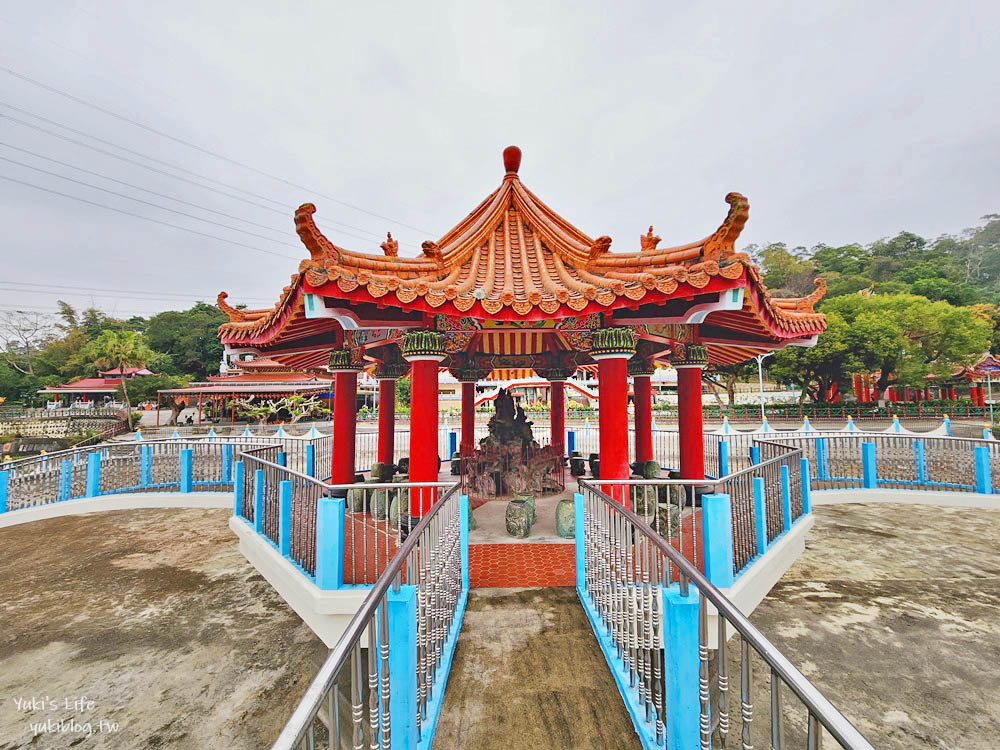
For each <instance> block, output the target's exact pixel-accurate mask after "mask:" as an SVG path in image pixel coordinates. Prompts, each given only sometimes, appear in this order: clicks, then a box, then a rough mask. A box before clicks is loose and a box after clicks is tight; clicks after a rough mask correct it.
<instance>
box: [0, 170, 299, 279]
mask: <svg viewBox="0 0 1000 750" xmlns="http://www.w3.org/2000/svg"><path fill="white" fill-rule="evenodd" d="M0 180H7V181H8V182H16V183H17V184H19V185H24V186H25V187H30V188H34V189H35V190H41V191H42V192H45V193H51V194H52V195H59V196H62V197H63V198H69V199H70V200H74V201H79V202H80V203H87V204H89V205H91V206H97V207H98V208H105V209H107V210H108V211H114V212H116V213H119V214H125V215H126V216H132V217H134V218H136V219H142V220H144V221H150V222H152V223H154V224H160V225H162V226H165V227H173V228H174V229H180V230H181V231H182V232H188V233H190V234H196V235H198V236H199V237H207V238H208V239H210V240H216V241H217V242H225V243H227V244H230V245H236V246H238V247H245V248H247V249H248V250H254V251H255V252H258V253H267V254H268V255H275V256H277V257H279V258H291V259H292V260H301V259H300V258H296V257H294V256H291V255H285V254H284V253H276V252H274V251H273V250H265V249H264V248H260V247H255V246H253V245H247V244H245V243H243V242H237V241H236V240H230V239H226V238H225V237H217V236H215V235H214V234H207V233H206V232H199V231H198V230H197V229H191V228H189V227H184V226H181V225H180V224H171V223H170V222H169V221H161V220H160V219H154V218H153V217H151V216H143V215H142V214H137V213H133V212H131V211H125V210H124V209H121V208H115V207H114V206H108V205H105V204H103V203H98V202H96V201H91V200H87V199H86V198H80V197H79V196H76V195H69V194H68V193H62V192H60V191H58V190H52V189H50V188H46V187H42V186H41V185H35V184H34V183H31V182H25V181H24V180H17V179H14V178H13V177H8V176H7V175H3V174H0Z"/></svg>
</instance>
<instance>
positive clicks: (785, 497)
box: [781, 464, 792, 531]
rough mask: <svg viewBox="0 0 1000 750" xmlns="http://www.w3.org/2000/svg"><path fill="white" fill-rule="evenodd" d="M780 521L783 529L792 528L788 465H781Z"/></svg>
mask: <svg viewBox="0 0 1000 750" xmlns="http://www.w3.org/2000/svg"><path fill="white" fill-rule="evenodd" d="M781 521H782V526H783V528H784V530H785V531H788V530H789V529H791V528H792V485H791V478H790V477H789V474H788V465H787V464H782V465H781Z"/></svg>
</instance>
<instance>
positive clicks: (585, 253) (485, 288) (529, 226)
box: [295, 149, 749, 315]
mask: <svg viewBox="0 0 1000 750" xmlns="http://www.w3.org/2000/svg"><path fill="white" fill-rule="evenodd" d="M504 158H505V165H506V167H507V173H506V175H504V179H503V182H502V183H501V185H500V187H499V188H497V189H496V190H495V191H493V193H491V194H490V195H489V196H488V197H487V198H486V199H485V200H484V201H483V202H482V203H480V204H479V206H477V207H476V208H475V210H473V211H472V213H470V214H469V215H468V216H467V217H466V218H465V219H463V220H462V221H461V222H460V223H459V224H458V225H457V226H456V227H455V228H454V229H452V230H451V231H449V232H448V233H446V234H445V235H444V236H443V237H442V238H441V239H440V240H438V241H437V242H424V243H423V254H422V255H421V256H420V257H417V258H401V257H398V256H397V255H396V247H397V246H396V243H395V241H394V240H392V238H391V236H390V237H389V238H388V239H387V240H386V242H385V243H383V246H382V247H383V252H384V253H385V254H384V255H383V256H374V255H368V254H365V253H356V252H352V251H349V250H345V249H344V248H341V247H338V246H336V245H334V244H333V243H332V242H330V241H329V240H328V239H327V238H326V237H325V236H323V234H322V232H320V231H319V229H318V228H317V227H316V224H315V223H314V222H313V219H312V215H313V213H315V211H316V208H315V206H313V205H312V204H311V203H307V204H305V205H303V206H301V207H300V208H299V210H298V211H297V212H296V214H295V225H296V229H297V230H298V233H299V237H301V238H302V242H303V244H305V246H306V248H307V249H308V250H309V253H310V256H311V258H310V260H307V261H303V263H302V264H301V266H300V271H301V272H304V273H305V280H306V282H307V283H308V284H309V285H310V286H312V287H320V286H323V285H324V284H328V283H336V285H337V286H338V287H339V288H340V289H341V290H342V291H344V292H350V291H353V290H355V289H357V288H358V287H359V286H361V287H365V288H366V289H367V292H368V294H370V295H371V296H372V297H376V298H379V297H385V296H386V295H392V296H395V297H396V299H397V300H398V302H399V303H402V304H404V305H405V304H408V303H410V302H413V300H415V299H416V298H417V297H422V298H423V299H424V301H425V302H426V303H427V304H428V305H430V307H432V308H438V307H440V306H441V305H443V304H444V303H445V302H448V301H450V302H451V303H452V304H453V305H454V307H455V308H456V309H457V310H458V311H459V312H466V311H468V310H470V309H471V308H472V307H473V305H474V304H475V303H476V302H481V303H482V307H483V309H484V310H485V311H486V312H487V313H489V314H496V313H498V312H500V311H501V310H502V309H503V308H505V307H509V308H511V309H512V310H513V311H514V312H516V313H518V314H520V315H527V314H528V313H529V312H531V311H532V310H533V309H534V308H536V307H537V308H538V309H540V310H541V311H542V312H544V313H547V314H549V315H551V314H554V313H556V312H557V311H559V309H560V307H562V306H563V305H565V306H566V308H568V310H567V311H566V312H567V314H572V313H576V312H579V311H581V310H583V309H584V308H585V307H586V306H587V305H588V303H590V302H592V301H593V302H597V303H598V304H600V305H603V306H605V307H607V306H611V305H613V304H614V303H615V302H616V301H618V300H619V299H620V298H622V297H624V298H626V299H628V300H640V299H642V298H643V297H645V296H646V293H647V292H648V291H650V290H657V291H660V292H664V293H666V294H670V293H672V292H673V291H674V290H675V289H676V288H677V285H678V284H679V283H685V282H686V283H688V284H690V285H691V286H694V287H696V288H700V287H703V286H705V285H706V284H707V283H708V281H709V279H710V278H711V277H712V276H717V275H720V274H721V275H722V276H724V277H726V278H730V279H735V278H738V277H739V276H740V275H741V274H742V273H743V265H742V263H741V262H739V259H738V258H734V257H732V256H733V254H734V253H733V243H734V242H735V241H736V238H737V237H738V236H739V233H740V231H741V230H742V228H743V225H744V224H745V223H746V220H747V216H748V213H749V203H748V202H747V200H746V198H744V197H743V196H742V195H740V194H739V193H730V194H729V195H728V196H726V201H727V202H728V203H729V204H730V210H729V215H728V216H727V217H726V220H725V221H724V222H723V223H722V226H720V227H719V228H718V229H717V230H716V231H715V232H714V233H712V234H711V235H710V236H708V237H706V238H705V239H703V240H700V241H698V242H693V243H691V244H689V245H683V246H680V247H672V248H658V247H657V245H658V243H659V237H655V236H654V235H653V231H652V227H650V229H649V232H648V233H647V234H646V235H643V236H642V237H641V240H640V243H641V250H640V251H639V252H632V253H611V252H609V248H610V245H611V238H610V237H598V238H596V239H594V238H591V237H589V236H587V235H586V234H584V233H583V232H581V231H580V230H579V229H577V228H575V227H574V226H572V225H571V224H569V223H568V222H567V221H565V220H564V219H562V218H561V217H560V216H559V215H558V214H556V213H555V212H554V211H553V210H552V209H550V208H549V207H548V206H546V205H545V204H544V203H543V202H542V201H541V200H540V199H539V198H538V197H537V196H536V195H535V194H534V193H532V192H531V191H530V190H528V189H527V188H526V187H525V186H524V184H523V183H522V182H521V180H520V179H519V178H518V174H517V169H518V166H519V162H520V152H519V151H513V152H512V150H511V149H508V150H507V151H505V152H504Z"/></svg>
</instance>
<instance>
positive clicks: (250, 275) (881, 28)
mask: <svg viewBox="0 0 1000 750" xmlns="http://www.w3.org/2000/svg"><path fill="white" fill-rule="evenodd" d="M282 8H286V9H282ZM0 67H2V70H0V178H3V179H0V227H2V229H0V300H2V302H0V309H10V308H11V307H20V308H30V309H53V308H54V306H55V300H56V299H58V298H62V299H66V300H68V301H71V302H73V303H75V304H89V303H91V302H93V303H95V304H96V305H97V306H99V307H101V308H102V309H105V310H107V311H110V312H116V313H117V314H120V315H122V316H128V315H131V314H149V313H151V312H155V311H158V310H163V309H182V308H184V307H187V306H188V305H189V304H190V303H192V302H193V301H194V300H196V299H208V300H214V296H215V294H216V293H217V292H218V291H219V290H222V289H224V290H227V291H229V292H230V300H231V301H233V302H239V301H245V302H247V303H248V304H249V305H250V306H251V307H264V306H269V305H270V304H271V303H272V302H273V301H274V299H275V298H276V296H277V293H278V292H279V291H280V288H281V286H282V285H284V284H285V283H287V281H288V278H289V276H290V275H291V274H292V273H293V272H294V271H295V270H296V267H297V262H298V260H299V259H300V258H302V257H304V256H305V255H306V253H305V251H304V249H303V248H302V247H301V245H300V244H299V243H298V238H297V237H296V235H295V232H294V225H293V221H292V214H293V211H294V208H295V207H296V206H297V205H299V204H300V203H303V202H307V201H310V202H313V203H315V204H316V205H317V207H318V213H317V219H318V222H319V224H320V226H321V227H322V228H323V229H324V230H325V231H326V232H327V235H328V236H329V237H330V239H331V240H332V241H334V242H336V243H337V244H340V245H343V246H346V247H348V248H351V249H355V250H362V251H369V252H373V251H374V252H379V250H378V245H379V242H380V241H381V239H383V238H384V236H385V234H384V233H385V232H386V231H387V230H391V231H392V232H393V236H395V237H397V238H398V239H399V240H400V243H401V250H402V252H403V253H405V254H415V253H416V252H417V248H418V246H419V243H420V242H421V241H422V240H425V239H437V238H438V237H439V236H440V235H441V234H443V233H444V232H445V231H446V230H448V229H449V228H450V227H451V226H453V225H454V224H456V223H457V222H458V221H459V220H460V219H462V218H463V217H464V216H465V215H466V214H467V213H468V212H469V211H470V210H471V209H472V208H473V207H474V206H475V205H476V204H477V203H478V202H479V201H480V200H481V199H482V198H483V197H485V196H486V194H488V193H489V192H490V191H492V190H493V189H494V188H495V187H496V186H497V185H498V184H499V183H500V180H501V178H502V176H503V168H502V165H501V159H500V152H501V151H502V149H503V148H504V147H505V146H507V145H509V144H517V145H519V146H520V147H521V149H522V150H523V152H524V158H523V162H522V166H521V177H522V179H523V180H524V182H525V184H526V185H528V187H529V188H531V189H532V190H533V191H534V192H536V193H537V194H538V195H540V197H541V198H542V199H543V200H545V201H546V202H547V203H548V204H549V205H550V206H551V207H552V208H554V209H555V210H556V211H558V212H559V213H561V214H562V215H563V216H564V217H565V218H566V219H568V220H569V221H571V222H572V223H574V224H576V225H577V226H579V227H580V228H581V229H582V230H584V231H585V232H587V233H589V234H590V235H591V236H597V235H601V234H608V235H611V237H612V238H613V240H614V242H613V244H612V250H618V251H628V250H636V249H638V238H639V235H640V234H641V233H643V232H644V231H645V229H646V228H647V227H648V226H649V225H650V224H653V225H654V226H655V228H656V232H657V234H659V235H660V236H661V237H662V238H663V244H665V245H667V244H681V243H686V242H689V241H693V240H697V239H700V238H702V237H704V236H706V235H707V234H710V233H711V232H712V231H713V230H714V229H715V228H716V227H717V226H718V224H719V223H720V222H721V220H722V219H723V217H724V216H725V213H726V208H727V206H726V205H725V203H724V202H723V197H724V196H725V194H726V193H727V192H729V191H730V190H737V191H740V192H742V193H744V194H745V195H747V196H748V197H749V199H750V205H751V212H750V221H749V223H748V224H747V227H746V230H745V231H744V233H743V236H742V237H741V240H740V244H742V245H745V244H748V243H766V242H773V241H783V242H786V243H788V244H789V245H790V246H795V245H806V246H810V245H813V244H815V243H819V242H825V243H828V244H841V243H847V242H853V241H858V242H869V241H872V240H874V239H877V238H879V237H884V236H890V235H893V234H895V233H897V232H899V231H900V230H902V229H908V230H911V231H915V232H918V233H920V234H922V235H924V236H927V237H935V236H938V235H941V234H944V233H956V232H960V231H961V230H962V229H964V228H966V227H970V226H974V225H975V224H977V222H978V221H979V218H980V217H981V216H982V215H984V214H987V213H992V212H1000V138H998V135H997V134H998V133H1000V86H998V75H997V71H998V70H1000V3H998V2H996V0H988V1H987V0H984V1H983V2H948V3H942V2H931V1H929V0H911V1H910V2H871V0H868V1H867V2H832V3H829V2H828V3H813V2H785V3H781V2H761V1H758V2H752V3H747V2H743V3H725V2H723V3H680V2H650V3H608V2H593V3H591V2H572V3H563V4H556V3H538V2H524V3H503V4H488V5H487V4H483V3H475V2H454V3H435V2H424V3H388V2H369V3H344V2H339V3H335V2H327V1H323V2H299V3H294V4H283V3H274V2H266V3H265V2H246V0H241V2H228V1H218V0H213V2H210V3H205V2H203V1H202V0H198V1H197V2H194V1H188V0H174V1H171V2H158V3H152V2H134V0H133V1H132V2H117V1H115V0H102V1H101V2H97V3H93V2H61V1H60V0H54V1H52V2H46V3H25V2H14V1H13V0H4V1H3V2H0ZM60 92H62V93H60ZM102 110H105V111H102ZM109 113H114V114H115V115H119V117H115V116H113V115H112V114H109ZM41 118H44V119H41ZM129 120H131V121H133V122H134V123H138V124H140V125H142V126H146V127H140V126H137V125H136V124H133V123H132V122H129ZM70 128H71V129H72V130H70ZM153 131H158V132H153ZM187 144H191V145H187ZM192 146H195V147H197V148H195V147H192ZM222 157H224V158H222ZM241 165H245V166H241ZM74 167H75V168H74ZM247 167H249V168H247ZM57 175H61V176H62V177H59V176H57ZM268 175H271V176H273V178H272V177H269V176H268ZM63 178H70V179H63ZM275 178H277V179H275ZM32 186H34V187H32ZM95 186H96V187H95ZM38 188H44V190H40V189H38ZM97 188H103V190H102V189H97ZM140 188H141V189H140ZM45 191H55V192H45ZM108 191H111V192H108ZM132 199H137V200H132ZM84 201H89V202H84ZM140 201H144V202H140ZM168 208H169V209H171V210H166V209H168ZM111 209H117V211H115V210H111ZM122 212H124V213H122ZM132 214H134V216H133V215H132ZM138 217H146V218H138ZM194 217H199V218H200V219H203V220H199V218H194ZM149 219H152V220H155V221H150V220H149ZM157 222H159V223H157ZM220 225H222V226H220ZM180 227H183V228H186V229H187V230H191V231H185V230H184V229H181V228H180ZM203 235H211V237H206V236H203Z"/></svg>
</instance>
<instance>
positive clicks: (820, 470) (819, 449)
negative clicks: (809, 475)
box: [816, 438, 830, 482]
mask: <svg viewBox="0 0 1000 750" xmlns="http://www.w3.org/2000/svg"><path fill="white" fill-rule="evenodd" d="M829 478H830V464H829V462H828V460H827V455H826V438H819V439H818V440H817V441H816V479H817V480H819V481H820V482H824V481H826V480H827V479H829Z"/></svg>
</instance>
